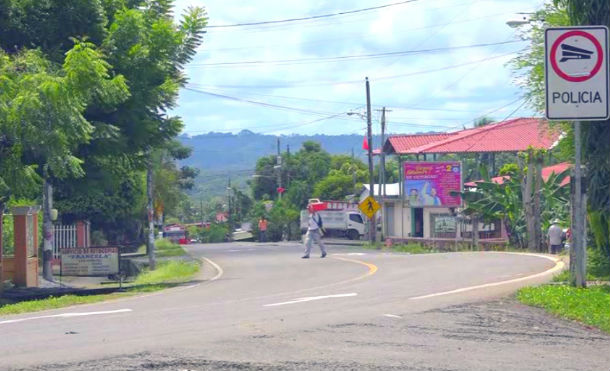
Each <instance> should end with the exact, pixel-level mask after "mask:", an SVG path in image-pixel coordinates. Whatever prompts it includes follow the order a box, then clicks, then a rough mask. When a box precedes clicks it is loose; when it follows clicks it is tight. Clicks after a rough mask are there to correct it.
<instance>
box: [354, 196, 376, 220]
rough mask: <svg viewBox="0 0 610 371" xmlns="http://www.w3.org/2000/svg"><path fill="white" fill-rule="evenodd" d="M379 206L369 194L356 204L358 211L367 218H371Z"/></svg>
mask: <svg viewBox="0 0 610 371" xmlns="http://www.w3.org/2000/svg"><path fill="white" fill-rule="evenodd" d="M380 207H381V206H379V203H377V201H375V199H374V198H373V197H371V196H368V197H367V198H365V199H364V200H362V202H361V203H360V204H359V205H358V208H359V209H360V211H362V213H363V214H364V215H366V216H368V217H369V219H372V218H373V215H375V213H376V212H377V210H379V208H380Z"/></svg>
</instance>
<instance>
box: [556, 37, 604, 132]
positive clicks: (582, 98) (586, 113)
mask: <svg viewBox="0 0 610 371" xmlns="http://www.w3.org/2000/svg"><path fill="white" fill-rule="evenodd" d="M544 40H545V49H544V50H545V84H546V117H547V118H548V119H549V120H589V121H591V120H606V119H608V118H609V114H610V110H609V108H610V107H609V105H608V97H609V92H608V56H607V53H608V28H607V27H604V26H579V27H555V28H547V29H546V30H545V37H544Z"/></svg>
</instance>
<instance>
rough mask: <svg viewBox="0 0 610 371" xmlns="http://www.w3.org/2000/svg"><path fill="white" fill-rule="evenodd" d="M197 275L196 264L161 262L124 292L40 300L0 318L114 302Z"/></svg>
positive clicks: (6, 309) (10, 307) (3, 309)
mask: <svg viewBox="0 0 610 371" xmlns="http://www.w3.org/2000/svg"><path fill="white" fill-rule="evenodd" d="M197 272H199V264H197V263H194V262H192V263H187V262H181V261H168V262H162V263H160V264H159V265H158V266H157V269H156V270H154V271H144V272H142V273H141V274H140V275H138V277H137V278H136V280H135V281H134V282H133V283H132V284H131V285H129V286H125V291H124V292H116V293H112V294H102V295H87V296H78V295H64V296H58V297H50V298H47V299H41V300H31V301H23V302H20V303H15V304H6V305H3V306H0V315H8V314H19V313H27V312H37V311H41V310H48V309H56V308H63V307H68V306H72V305H78V304H90V303H97V302H100V301H106V300H111V299H117V298H121V297H127V296H132V295H136V294H141V293H147V292H153V291H159V290H163V289H166V288H169V287H173V286H176V285H177V284H180V283H183V282H188V281H190V280H191V279H192V278H193V276H194V275H195V274H196V273H197Z"/></svg>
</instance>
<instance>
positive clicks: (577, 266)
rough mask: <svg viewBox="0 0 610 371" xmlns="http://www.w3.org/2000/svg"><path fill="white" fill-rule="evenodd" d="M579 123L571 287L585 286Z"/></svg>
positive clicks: (575, 125)
mask: <svg viewBox="0 0 610 371" xmlns="http://www.w3.org/2000/svg"><path fill="white" fill-rule="evenodd" d="M580 126H581V123H580V121H575V122H574V207H573V215H572V221H573V222H572V246H571V249H572V251H570V259H572V260H573V261H572V262H571V263H570V268H571V269H570V281H571V283H572V285H573V286H576V287H585V286H586V265H585V241H586V238H585V236H584V216H585V214H584V205H583V204H582V174H581V166H580V156H581V151H582V144H581V141H582V139H581V130H580V129H581V128H580Z"/></svg>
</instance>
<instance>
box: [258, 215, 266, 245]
mask: <svg viewBox="0 0 610 371" xmlns="http://www.w3.org/2000/svg"><path fill="white" fill-rule="evenodd" d="M258 231H259V239H258V240H259V241H260V242H267V219H265V217H264V216H261V218H260V219H259V220H258Z"/></svg>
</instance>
